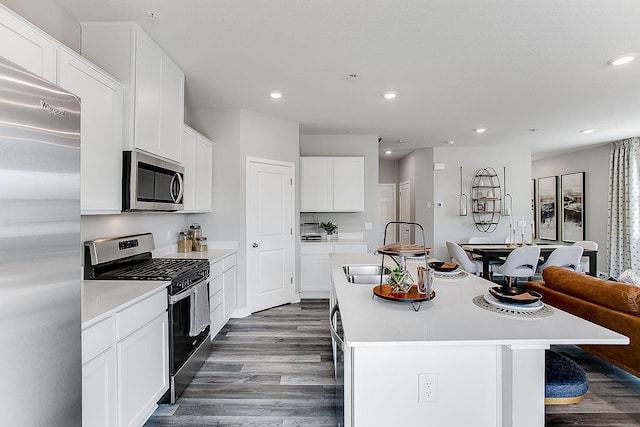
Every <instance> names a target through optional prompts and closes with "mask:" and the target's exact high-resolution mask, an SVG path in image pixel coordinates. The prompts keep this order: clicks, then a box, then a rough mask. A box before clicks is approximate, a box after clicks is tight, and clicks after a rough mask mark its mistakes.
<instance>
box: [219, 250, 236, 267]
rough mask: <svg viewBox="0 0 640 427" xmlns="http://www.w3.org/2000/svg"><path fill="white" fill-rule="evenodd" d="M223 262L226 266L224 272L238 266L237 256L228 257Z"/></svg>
mask: <svg viewBox="0 0 640 427" xmlns="http://www.w3.org/2000/svg"><path fill="white" fill-rule="evenodd" d="M222 262H223V265H224V271H227V270H228V269H230V268H231V267H234V266H235V265H236V254H231V255H229V256H228V257H226V258H224V259H223V260H222Z"/></svg>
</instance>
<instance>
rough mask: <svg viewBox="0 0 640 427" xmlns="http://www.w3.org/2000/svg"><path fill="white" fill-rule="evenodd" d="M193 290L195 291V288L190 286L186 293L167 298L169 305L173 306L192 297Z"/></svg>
mask: <svg viewBox="0 0 640 427" xmlns="http://www.w3.org/2000/svg"><path fill="white" fill-rule="evenodd" d="M195 290H196V289H195V286H192V287H190V288H189V289H187V290H186V291H182V292H180V293H177V294H175V295H171V296H169V304H175V303H177V302H178V301H182V300H183V299H185V298H187V297H190V296H191V295H193V293H194V292H195Z"/></svg>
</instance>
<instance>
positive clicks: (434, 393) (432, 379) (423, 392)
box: [418, 374, 438, 403]
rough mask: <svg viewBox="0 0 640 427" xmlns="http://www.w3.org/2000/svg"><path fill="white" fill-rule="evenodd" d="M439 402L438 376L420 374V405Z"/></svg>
mask: <svg viewBox="0 0 640 427" xmlns="http://www.w3.org/2000/svg"><path fill="white" fill-rule="evenodd" d="M437 401H438V374H418V403H430V402H437Z"/></svg>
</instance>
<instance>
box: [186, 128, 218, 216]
mask: <svg viewBox="0 0 640 427" xmlns="http://www.w3.org/2000/svg"><path fill="white" fill-rule="evenodd" d="M182 164H183V166H184V186H185V190H184V211H183V212H211V189H212V186H213V181H212V179H213V144H212V142H211V141H210V140H209V139H207V138H206V137H205V136H204V135H202V134H200V133H199V132H198V131H196V130H194V129H192V128H191V127H189V126H187V125H184V128H183V132H182Z"/></svg>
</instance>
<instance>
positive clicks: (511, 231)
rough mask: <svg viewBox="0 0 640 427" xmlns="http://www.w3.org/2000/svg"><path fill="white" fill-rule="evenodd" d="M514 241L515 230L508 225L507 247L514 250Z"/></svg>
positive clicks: (511, 225)
mask: <svg viewBox="0 0 640 427" xmlns="http://www.w3.org/2000/svg"><path fill="white" fill-rule="evenodd" d="M512 236H513V237H512ZM515 241H516V230H515V229H514V228H513V224H509V244H508V245H507V247H508V248H515V247H516V245H515Z"/></svg>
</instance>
